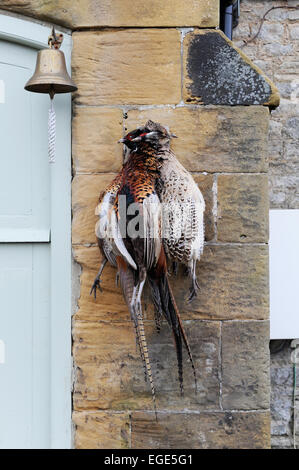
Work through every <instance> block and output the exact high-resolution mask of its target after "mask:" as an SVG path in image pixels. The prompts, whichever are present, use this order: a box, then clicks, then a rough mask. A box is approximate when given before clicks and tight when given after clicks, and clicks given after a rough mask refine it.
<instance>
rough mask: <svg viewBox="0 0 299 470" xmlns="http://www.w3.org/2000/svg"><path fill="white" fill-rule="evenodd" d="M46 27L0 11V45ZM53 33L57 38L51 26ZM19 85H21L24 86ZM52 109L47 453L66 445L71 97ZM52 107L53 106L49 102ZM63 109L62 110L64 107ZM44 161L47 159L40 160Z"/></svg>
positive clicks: (65, 47)
mask: <svg viewBox="0 0 299 470" xmlns="http://www.w3.org/2000/svg"><path fill="white" fill-rule="evenodd" d="M50 28H51V26H50V25H49V26H44V25H41V24H39V23H36V22H34V21H31V20H30V18H26V19H24V18H20V17H14V16H10V15H9V14H8V13H7V12H3V11H1V10H0V39H3V40H6V41H10V42H16V43H19V44H22V45H26V46H30V47H32V48H34V49H37V50H39V49H43V48H45V47H47V38H48V36H49V34H50V32H51V29H50ZM57 32H60V29H59V26H57ZM62 32H63V35H64V40H63V44H62V47H61V50H62V51H63V52H64V54H65V59H66V64H67V68H68V71H69V73H70V70H71V50H72V37H71V34H70V33H67V32H65V31H62ZM24 85H25V84H24ZM64 99H65V100H66V101H64V102H63V103H64V105H63V106H59V101H58V106H57V107H56V119H57V121H58V122H59V126H57V136H56V162H55V164H49V166H50V169H49V171H50V178H51V195H50V200H51V274H50V292H51V294H50V312H51V321H50V332H49V334H50V347H51V351H50V384H51V385H50V387H51V390H50V396H51V410H50V416H51V422H50V427H51V429H50V436H51V444H50V446H51V448H56V449H57V448H70V447H71V445H72V421H71V419H72V418H71V416H72V399H71V393H72V354H71V347H72V340H71V314H72V311H71V282H72V269H71V268H72V261H71V260H72V257H71V256H72V255H71V249H72V245H71V178H72V172H71V168H72V166H71V119H72V114H71V95H70V94H69V95H67V97H65V98H64ZM54 103H55V101H54ZM65 103H67V104H68V105H67V106H65ZM44 157H45V158H47V155H44Z"/></svg>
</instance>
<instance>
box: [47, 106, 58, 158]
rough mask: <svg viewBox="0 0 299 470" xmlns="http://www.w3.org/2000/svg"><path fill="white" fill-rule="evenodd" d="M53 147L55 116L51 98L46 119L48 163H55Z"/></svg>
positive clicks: (54, 143)
mask: <svg viewBox="0 0 299 470" xmlns="http://www.w3.org/2000/svg"><path fill="white" fill-rule="evenodd" d="M55 146H56V114H55V109H54V106H53V98H51V105H50V109H49V118H48V155H49V163H55Z"/></svg>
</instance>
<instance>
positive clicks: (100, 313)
mask: <svg viewBox="0 0 299 470" xmlns="http://www.w3.org/2000/svg"><path fill="white" fill-rule="evenodd" d="M73 254H74V258H75V260H76V261H77V262H78V263H79V264H80V266H81V268H82V274H81V289H80V298H79V299H78V302H77V303H78V307H79V308H78V311H77V312H76V314H75V318H76V319H78V320H84V321H86V320H89V321H95V322H96V321H99V320H104V321H109V322H117V321H129V320H130V315H129V312H128V307H127V305H126V304H125V302H124V300H123V295H122V292H121V289H120V287H117V286H116V269H115V268H112V267H111V266H108V264H107V265H106V267H105V269H104V272H103V275H102V278H101V280H102V282H101V287H102V289H103V292H99V291H98V292H97V298H96V300H95V299H94V297H93V296H91V295H89V294H90V289H91V286H92V284H93V281H94V278H95V276H96V274H97V272H98V269H99V267H100V263H101V254H100V251H99V249H98V247H88V248H87V247H84V246H75V247H74V248H73Z"/></svg>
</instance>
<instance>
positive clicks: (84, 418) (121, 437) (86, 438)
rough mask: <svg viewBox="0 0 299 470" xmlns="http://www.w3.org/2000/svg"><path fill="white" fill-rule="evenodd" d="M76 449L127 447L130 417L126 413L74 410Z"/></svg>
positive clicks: (128, 444)
mask: <svg viewBox="0 0 299 470" xmlns="http://www.w3.org/2000/svg"><path fill="white" fill-rule="evenodd" d="M73 422H74V424H75V428H76V430H75V448H76V449H128V448H129V447H130V418H129V414H128V413H113V412H107V411H98V412H96V413H95V412H74V413H73Z"/></svg>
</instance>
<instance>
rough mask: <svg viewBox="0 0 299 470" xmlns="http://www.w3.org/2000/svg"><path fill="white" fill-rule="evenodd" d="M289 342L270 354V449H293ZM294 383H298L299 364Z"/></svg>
mask: <svg viewBox="0 0 299 470" xmlns="http://www.w3.org/2000/svg"><path fill="white" fill-rule="evenodd" d="M291 354H292V348H291V347H290V341H288V342H286V344H285V345H284V347H283V349H282V350H280V351H278V352H276V353H271V436H272V437H271V446H272V448H286V449H291V448H293V447H294V438H293V389H294V369H293V363H292V360H291ZM296 382H297V383H298V382H299V364H298V365H297V373H296ZM295 407H296V415H295V416H296V417H295V430H296V445H297V447H298V444H299V391H298V389H297V390H296V401H295Z"/></svg>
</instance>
